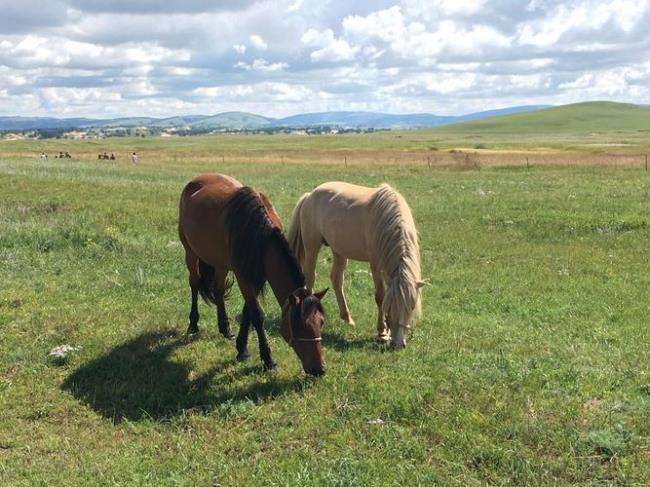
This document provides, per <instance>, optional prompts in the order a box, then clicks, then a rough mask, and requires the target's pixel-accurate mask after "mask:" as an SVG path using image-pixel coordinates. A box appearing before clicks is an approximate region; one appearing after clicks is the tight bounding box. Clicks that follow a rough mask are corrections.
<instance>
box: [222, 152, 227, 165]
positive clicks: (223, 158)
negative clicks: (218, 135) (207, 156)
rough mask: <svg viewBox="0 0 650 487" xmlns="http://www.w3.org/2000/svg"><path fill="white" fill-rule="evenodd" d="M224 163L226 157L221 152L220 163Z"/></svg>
mask: <svg viewBox="0 0 650 487" xmlns="http://www.w3.org/2000/svg"><path fill="white" fill-rule="evenodd" d="M225 163H226V158H225V157H224V155H223V154H221V164H225Z"/></svg>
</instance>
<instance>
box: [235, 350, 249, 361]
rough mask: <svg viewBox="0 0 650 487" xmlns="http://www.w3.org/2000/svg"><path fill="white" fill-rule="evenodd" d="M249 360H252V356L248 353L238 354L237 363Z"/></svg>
mask: <svg viewBox="0 0 650 487" xmlns="http://www.w3.org/2000/svg"><path fill="white" fill-rule="evenodd" d="M249 358H251V355H250V353H248V352H245V353H238V354H237V362H245V361H246V360H248V359H249Z"/></svg>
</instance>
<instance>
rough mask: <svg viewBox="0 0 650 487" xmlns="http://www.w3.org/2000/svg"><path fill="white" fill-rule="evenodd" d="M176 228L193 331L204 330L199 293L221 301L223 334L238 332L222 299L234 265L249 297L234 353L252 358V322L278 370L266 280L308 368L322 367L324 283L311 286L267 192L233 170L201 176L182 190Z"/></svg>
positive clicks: (265, 357) (263, 353) (285, 331)
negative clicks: (264, 304)
mask: <svg viewBox="0 0 650 487" xmlns="http://www.w3.org/2000/svg"><path fill="white" fill-rule="evenodd" d="M178 233H179V236H180V240H181V243H182V244H183V247H184V249H185V263H186V265H187V270H188V272H189V284H190V289H191V307H190V315H189V326H188V330H187V331H188V334H195V333H198V331H199V328H198V321H199V312H198V306H197V295H198V294H199V293H200V294H201V296H202V297H203V299H204V300H205V301H206V302H207V303H208V304H210V303H212V304H214V305H216V307H217V321H218V326H219V331H220V333H221V334H222V335H224V336H225V337H227V338H232V337H233V334H232V332H231V330H230V323H229V321H228V316H227V314H226V309H225V303H224V299H225V296H226V292H227V291H228V290H229V289H230V287H231V286H232V284H233V282H232V279H230V280H227V275H228V273H229V271H232V272H233V273H234V275H235V279H236V281H237V283H238V285H239V289H240V291H241V293H242V296H243V297H244V303H245V304H244V308H243V310H242V314H241V320H240V328H239V334H238V336H237V341H236V347H237V360H239V361H243V360H246V359H248V358H249V357H250V355H249V353H248V349H247V344H248V331H249V327H250V325H251V324H252V325H253V327H254V328H255V331H256V332H257V338H258V342H259V351H260V358H261V360H262V362H263V364H264V370H269V369H273V368H274V367H275V366H276V364H275V362H274V360H273V358H272V356H271V349H270V347H269V344H268V340H267V337H266V333H265V332H264V314H263V311H262V309H261V307H260V304H259V297H260V295H261V294H262V291H263V288H264V285H265V283H266V282H267V281H268V283H269V284H270V287H271V289H272V291H273V294H274V295H275V298H276V299H277V301H278V303H279V304H280V307H281V323H280V333H281V335H282V337H283V338H284V339H285V341H286V342H287V343H288V344H289V346H291V348H293V350H294V351H295V353H296V354H297V355H298V358H299V359H300V361H301V362H302V367H303V369H304V371H305V372H306V373H308V374H311V375H314V376H319V375H322V374H324V373H325V361H324V359H323V353H322V349H321V328H322V327H323V325H324V323H325V316H324V311H323V307H322V304H321V300H322V299H323V297H324V296H325V293H326V292H327V289H325V290H323V291H320V292H317V293H311V292H310V291H308V290H307V288H306V287H305V277H304V275H303V273H302V271H301V269H300V266H299V265H298V261H297V260H296V258H295V257H294V255H293V253H292V252H291V249H290V248H289V244H288V242H287V241H286V239H285V237H284V235H283V233H282V223H281V222H280V217H279V216H278V214H277V213H276V212H275V209H274V208H273V205H271V202H270V201H269V199H268V198H267V197H266V196H265V195H264V194H262V193H260V192H257V191H255V190H254V189H252V188H250V187H248V186H243V185H242V183H240V182H239V181H237V180H236V179H234V178H232V177H230V176H226V175H222V174H202V175H199V176H197V177H195V178H194V179H192V180H191V181H190V182H189V183H187V185H186V186H185V187H184V189H183V191H182V193H181V198H180V205H179V224H178ZM310 289H311V288H310Z"/></svg>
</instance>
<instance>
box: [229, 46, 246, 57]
mask: <svg viewBox="0 0 650 487" xmlns="http://www.w3.org/2000/svg"><path fill="white" fill-rule="evenodd" d="M232 48H233V49H234V50H235V52H236V53H237V54H241V55H244V54H246V46H245V45H244V44H234V45H233V46H232Z"/></svg>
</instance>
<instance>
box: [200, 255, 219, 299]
mask: <svg viewBox="0 0 650 487" xmlns="http://www.w3.org/2000/svg"><path fill="white" fill-rule="evenodd" d="M213 282H214V267H212V266H211V265H208V264H206V263H205V262H203V261H202V260H201V259H199V294H200V295H201V297H202V298H203V300H204V301H205V302H206V303H208V304H210V303H212V304H217V302H216V299H215V297H214V290H213V289H212V283H213Z"/></svg>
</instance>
